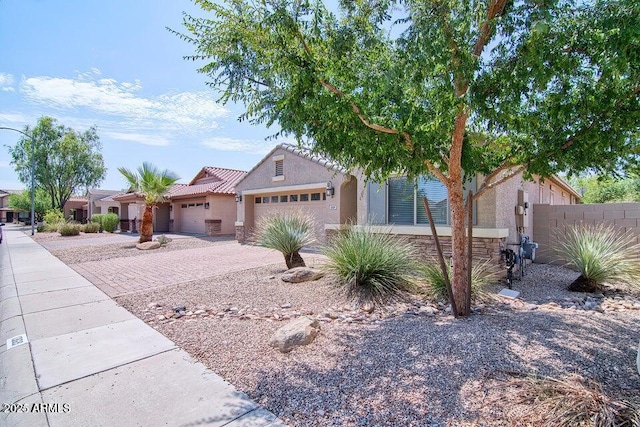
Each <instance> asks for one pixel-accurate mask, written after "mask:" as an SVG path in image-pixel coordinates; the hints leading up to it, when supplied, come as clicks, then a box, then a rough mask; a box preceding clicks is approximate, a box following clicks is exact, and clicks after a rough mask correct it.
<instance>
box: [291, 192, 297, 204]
mask: <svg viewBox="0 0 640 427" xmlns="http://www.w3.org/2000/svg"><path fill="white" fill-rule="evenodd" d="M289 201H290V202H297V201H298V195H297V194H292V195H290V196H289Z"/></svg>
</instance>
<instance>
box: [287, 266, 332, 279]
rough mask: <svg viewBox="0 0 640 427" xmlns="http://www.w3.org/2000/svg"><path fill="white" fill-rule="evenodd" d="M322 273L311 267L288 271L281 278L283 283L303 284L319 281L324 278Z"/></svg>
mask: <svg viewBox="0 0 640 427" xmlns="http://www.w3.org/2000/svg"><path fill="white" fill-rule="evenodd" d="M323 276H324V273H323V272H322V271H318V270H314V269H312V268H309V267H295V268H292V269H289V270H287V271H286V272H285V273H284V274H283V275H282V277H281V279H282V281H283V282H289V283H302V282H310V281H312V280H318V279H319V278H321V277H323Z"/></svg>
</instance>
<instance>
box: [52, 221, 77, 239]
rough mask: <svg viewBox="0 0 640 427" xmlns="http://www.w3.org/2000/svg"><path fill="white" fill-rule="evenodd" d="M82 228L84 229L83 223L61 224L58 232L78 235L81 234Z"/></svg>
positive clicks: (63, 234) (62, 234)
mask: <svg viewBox="0 0 640 427" xmlns="http://www.w3.org/2000/svg"><path fill="white" fill-rule="evenodd" d="M80 230H82V225H81V224H75V223H72V222H67V223H63V224H60V227H58V232H59V233H60V235H61V236H77V235H79V234H80Z"/></svg>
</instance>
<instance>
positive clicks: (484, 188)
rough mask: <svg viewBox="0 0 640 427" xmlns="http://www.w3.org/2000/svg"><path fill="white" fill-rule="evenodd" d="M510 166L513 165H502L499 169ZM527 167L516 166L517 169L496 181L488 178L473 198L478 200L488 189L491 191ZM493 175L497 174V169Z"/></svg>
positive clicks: (502, 169)
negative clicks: (490, 180)
mask: <svg viewBox="0 0 640 427" xmlns="http://www.w3.org/2000/svg"><path fill="white" fill-rule="evenodd" d="M509 167H511V166H507V167H501V168H499V169H500V170H501V171H504V170H505V169H508V168H509ZM525 169H526V166H525V165H520V166H518V167H516V168H515V169H511V171H510V172H509V173H508V174H506V175H504V176H502V177H501V178H500V179H498V180H497V181H495V182H489V180H488V179H486V180H485V181H484V183H483V184H482V186H481V187H480V189H479V190H478V191H476V194H474V195H473V199H474V200H477V199H478V198H479V197H480V196H482V195H483V194H484V193H486V192H487V191H489V190H491V189H492V188H495V187H497V186H498V185H500V184H502V183H504V182H506V181H508V180H510V179H511V178H513V177H514V176H516V175H518V174H519V173H520V172H522V171H524V170H525ZM491 175H492V176H493V177H495V176H497V173H496V171H494V172H492V173H491Z"/></svg>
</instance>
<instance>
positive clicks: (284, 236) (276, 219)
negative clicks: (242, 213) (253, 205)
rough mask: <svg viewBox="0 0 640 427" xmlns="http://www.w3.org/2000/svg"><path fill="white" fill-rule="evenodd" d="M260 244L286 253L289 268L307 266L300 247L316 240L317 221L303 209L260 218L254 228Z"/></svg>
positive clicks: (285, 258) (285, 257) (283, 253)
mask: <svg viewBox="0 0 640 427" xmlns="http://www.w3.org/2000/svg"><path fill="white" fill-rule="evenodd" d="M254 233H255V236H256V241H257V243H258V244H259V245H260V246H264V247H265V248H270V249H275V250H277V251H279V252H281V253H282V255H284V260H285V262H286V264H287V268H294V267H305V263H304V259H302V257H301V256H300V249H302V248H303V247H304V246H307V245H310V244H311V243H313V242H314V241H315V240H316V236H315V221H314V219H313V217H312V216H311V214H309V213H306V212H303V211H292V212H277V213H274V214H271V215H268V216H265V217H262V218H260V219H259V220H258V222H257V224H256V228H255V230H254Z"/></svg>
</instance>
